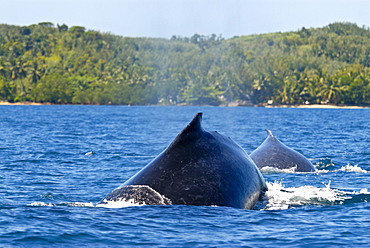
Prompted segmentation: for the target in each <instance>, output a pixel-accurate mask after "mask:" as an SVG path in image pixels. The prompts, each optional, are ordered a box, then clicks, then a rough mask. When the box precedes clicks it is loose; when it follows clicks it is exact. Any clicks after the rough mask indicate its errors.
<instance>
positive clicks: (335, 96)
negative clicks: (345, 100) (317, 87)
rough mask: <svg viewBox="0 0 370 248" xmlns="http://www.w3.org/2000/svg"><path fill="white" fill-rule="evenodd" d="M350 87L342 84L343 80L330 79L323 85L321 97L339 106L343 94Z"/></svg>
mask: <svg viewBox="0 0 370 248" xmlns="http://www.w3.org/2000/svg"><path fill="white" fill-rule="evenodd" d="M347 88H348V86H347V85H343V84H342V83H341V78H337V77H333V76H332V77H328V78H327V79H326V81H325V82H324V84H323V85H322V88H321V91H320V93H319V95H320V96H321V97H322V98H323V100H326V101H328V102H331V103H334V104H337V103H339V102H340V101H341V100H342V96H343V93H344V92H345V91H346V90H347Z"/></svg>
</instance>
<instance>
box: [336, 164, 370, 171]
mask: <svg viewBox="0 0 370 248" xmlns="http://www.w3.org/2000/svg"><path fill="white" fill-rule="evenodd" d="M338 171H347V172H359V173H368V171H367V170H364V169H362V168H361V167H359V166H358V165H353V166H352V165H350V164H347V165H345V166H342V168H340V169H339V170H338Z"/></svg>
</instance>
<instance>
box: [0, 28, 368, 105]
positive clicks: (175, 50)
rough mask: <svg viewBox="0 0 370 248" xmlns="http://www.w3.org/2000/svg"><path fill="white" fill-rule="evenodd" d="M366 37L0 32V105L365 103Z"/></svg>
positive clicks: (340, 33) (330, 32)
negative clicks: (46, 103) (180, 35)
mask: <svg viewBox="0 0 370 248" xmlns="http://www.w3.org/2000/svg"><path fill="white" fill-rule="evenodd" d="M369 67H370V31H369V29H368V28H364V27H363V28H361V27H358V26H357V25H355V24H351V23H333V24H330V25H328V26H326V27H323V28H316V29H313V28H310V29H305V28H302V29H301V30H299V31H297V32H287V33H270V34H262V35H249V36H240V37H234V38H231V39H223V38H222V37H221V36H216V35H211V36H202V35H198V34H195V35H194V36H192V37H178V36H173V37H172V38H171V39H169V40H168V39H157V38H129V37H121V36H117V35H113V34H109V33H101V32H97V31H92V30H86V29H85V28H84V27H80V26H73V27H68V26H67V25H65V24H63V25H59V24H58V25H54V24H53V23H48V22H45V23H39V24H35V25H31V26H25V27H20V26H11V25H6V24H2V25H0V100H2V101H10V102H17V101H32V102H51V103H73V104H186V105H220V104H228V103H230V102H233V101H238V100H240V101H241V102H244V103H247V104H264V103H266V102H267V101H271V100H272V102H273V103H274V104H302V103H305V102H309V103H321V102H329V103H332V104H348V105H369V104H370V69H369Z"/></svg>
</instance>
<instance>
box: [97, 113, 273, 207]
mask: <svg viewBox="0 0 370 248" xmlns="http://www.w3.org/2000/svg"><path fill="white" fill-rule="evenodd" d="M201 122H202V113H198V114H197V115H195V117H194V119H193V120H192V121H191V122H190V123H189V124H188V126H187V127H185V128H184V129H183V130H182V131H181V133H180V134H178V135H177V137H176V138H175V139H174V141H173V142H172V143H171V144H170V145H169V146H168V147H167V148H166V149H165V150H164V151H163V152H162V153H161V154H159V155H158V156H157V157H156V158H155V159H154V160H153V161H152V162H150V163H149V164H148V165H146V166H145V167H144V168H143V169H142V170H141V171H139V172H138V173H137V174H136V175H134V176H133V177H132V178H130V179H129V180H128V181H126V182H125V183H124V184H123V185H121V186H120V187H119V188H117V189H115V190H113V191H112V192H111V193H110V194H108V195H107V196H106V197H105V198H104V199H103V200H102V201H101V202H100V204H104V203H107V201H122V200H128V199H133V200H134V202H136V203H145V204H151V205H158V204H160V205H168V204H173V205H197V206H213V205H217V206H228V207H235V208H244V209H252V208H253V207H254V206H255V205H256V203H257V201H258V200H259V198H260V196H261V195H262V194H263V193H264V192H265V191H266V190H267V187H266V184H265V181H264V179H263V177H262V175H261V173H260V171H259V170H258V168H257V167H256V165H255V164H254V162H253V161H252V160H251V159H250V157H249V156H248V154H247V153H246V152H245V151H244V150H243V149H242V148H241V147H240V146H239V145H238V144H236V143H235V142H234V141H232V140H231V139H230V138H228V137H225V136H223V135H221V134H219V133H218V132H216V131H212V132H210V131H206V130H204V129H203V128H202V125H201ZM139 185H142V186H139ZM143 185H145V186H143Z"/></svg>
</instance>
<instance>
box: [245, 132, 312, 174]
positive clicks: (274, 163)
mask: <svg viewBox="0 0 370 248" xmlns="http://www.w3.org/2000/svg"><path fill="white" fill-rule="evenodd" d="M267 133H268V136H267V138H266V139H265V141H264V142H263V143H262V144H261V145H260V146H259V147H258V148H257V149H256V150H254V151H253V152H252V153H251V154H250V157H251V158H252V160H253V161H254V162H255V164H256V165H257V167H258V168H260V169H261V168H263V167H273V168H278V169H290V168H294V167H296V169H295V171H296V172H313V171H315V167H314V166H313V165H312V163H311V162H310V161H309V160H308V159H307V158H306V157H304V156H303V155H302V154H300V153H299V152H297V151H295V150H293V149H291V148H289V147H288V146H286V145H284V144H283V143H282V142H280V141H279V140H278V139H277V138H276V137H275V136H274V135H273V134H272V132H271V131H270V130H267Z"/></svg>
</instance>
